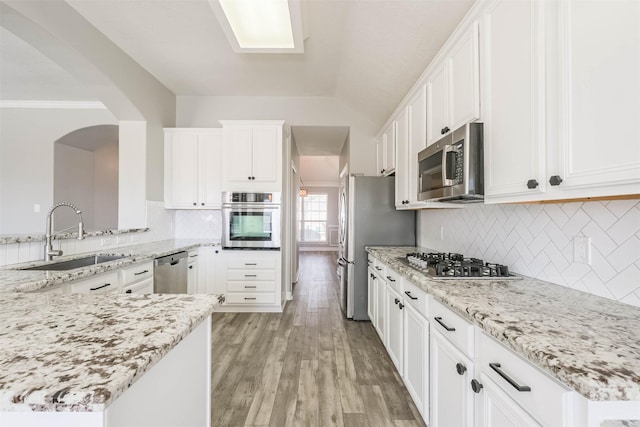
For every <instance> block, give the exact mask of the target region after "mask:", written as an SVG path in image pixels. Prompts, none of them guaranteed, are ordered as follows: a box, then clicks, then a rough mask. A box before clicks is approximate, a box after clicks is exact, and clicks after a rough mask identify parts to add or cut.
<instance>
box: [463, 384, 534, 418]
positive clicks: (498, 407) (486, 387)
mask: <svg viewBox="0 0 640 427" xmlns="http://www.w3.org/2000/svg"><path fill="white" fill-rule="evenodd" d="M478 383H479V384H481V385H482V388H481V389H480V390H479V391H478V394H477V399H478V400H477V401H476V426H475V427H539V426H540V424H538V423H537V422H536V421H535V420H534V419H533V418H532V417H531V416H530V415H529V414H528V413H527V412H526V411H525V410H524V409H522V408H521V407H520V406H519V405H518V404H517V403H516V402H514V401H513V399H511V398H510V397H509V396H508V395H507V394H506V393H505V392H504V391H502V390H501V389H500V387H498V386H497V385H496V383H494V382H493V381H492V380H491V379H490V378H489V377H488V376H486V375H485V374H480V380H479V381H478Z"/></svg>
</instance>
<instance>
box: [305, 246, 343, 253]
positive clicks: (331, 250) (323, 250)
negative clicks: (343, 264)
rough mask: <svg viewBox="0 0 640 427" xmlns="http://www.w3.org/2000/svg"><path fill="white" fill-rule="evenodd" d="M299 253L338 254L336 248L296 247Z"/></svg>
mask: <svg viewBox="0 0 640 427" xmlns="http://www.w3.org/2000/svg"><path fill="white" fill-rule="evenodd" d="M298 248H299V249H300V252H338V247H337V246H335V247H334V246H298Z"/></svg>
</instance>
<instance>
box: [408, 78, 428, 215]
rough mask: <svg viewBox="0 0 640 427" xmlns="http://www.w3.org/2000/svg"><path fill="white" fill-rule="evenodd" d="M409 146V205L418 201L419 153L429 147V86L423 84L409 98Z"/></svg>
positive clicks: (418, 203) (413, 204) (417, 203)
mask: <svg viewBox="0 0 640 427" xmlns="http://www.w3.org/2000/svg"><path fill="white" fill-rule="evenodd" d="M407 109H408V115H409V147H408V153H407V155H408V157H407V200H408V203H407V204H406V205H407V206H410V207H413V206H416V205H420V204H422V202H418V153H419V152H420V151H422V150H424V149H425V148H426V147H427V86H426V85H422V86H420V88H419V89H418V90H417V92H416V93H415V94H414V95H413V97H412V98H411V99H410V100H409V105H408V106H407Z"/></svg>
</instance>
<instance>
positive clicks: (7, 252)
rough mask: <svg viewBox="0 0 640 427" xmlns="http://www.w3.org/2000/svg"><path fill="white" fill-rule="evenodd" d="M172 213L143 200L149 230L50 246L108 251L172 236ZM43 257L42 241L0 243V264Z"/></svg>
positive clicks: (72, 250)
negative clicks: (145, 205) (145, 204)
mask: <svg viewBox="0 0 640 427" xmlns="http://www.w3.org/2000/svg"><path fill="white" fill-rule="evenodd" d="M174 217H175V213H174V211H170V210H166V209H165V208H164V203H163V202H154V201H147V226H148V227H149V231H146V232H140V233H125V234H115V235H107V236H98V237H87V238H85V239H83V240H77V239H65V240H54V241H53V247H54V249H61V250H62V251H63V252H64V255H74V254H78V253H84V252H98V251H100V252H103V251H110V250H113V249H117V248H119V247H121V246H129V245H136V244H139V243H148V242H153V241H157V240H166V239H173V237H174V234H175V230H174V223H175V220H174ZM43 258H44V241H37V242H26V243H13V244H4V245H0V266H3V265H10V264H17V263H22V262H29V261H39V260H42V259H43Z"/></svg>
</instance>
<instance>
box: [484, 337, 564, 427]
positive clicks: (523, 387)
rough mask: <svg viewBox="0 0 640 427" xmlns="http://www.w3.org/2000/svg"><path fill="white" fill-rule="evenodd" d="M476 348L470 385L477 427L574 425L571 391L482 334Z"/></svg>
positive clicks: (561, 426) (562, 426)
mask: <svg viewBox="0 0 640 427" xmlns="http://www.w3.org/2000/svg"><path fill="white" fill-rule="evenodd" d="M479 344H480V351H479V352H478V358H477V371H478V374H479V380H474V384H473V388H474V391H475V392H476V393H477V399H478V407H477V409H476V420H477V422H478V425H479V426H487V427H488V426H510V425H517V426H526V425H545V426H558V427H569V426H572V425H575V423H574V421H573V411H574V408H573V406H574V405H573V396H574V394H575V393H574V392H573V391H572V390H570V389H569V388H567V387H566V386H564V385H562V384H560V383H559V382H558V381H556V380H555V379H553V378H551V377H550V376H548V375H547V374H545V373H544V372H542V371H541V370H540V369H539V368H537V367H535V366H533V365H532V364H531V363H530V362H528V361H526V360H524V359H523V358H522V357H520V356H518V355H516V354H515V353H514V352H512V351H511V350H509V349H508V348H506V347H505V346H503V345H502V344H500V343H498V342H497V341H495V340H494V339H493V338H491V337H489V336H488V335H487V334H485V333H482V334H480V338H479ZM525 415H526V416H525ZM527 417H528V418H527ZM523 420H526V421H527V422H528V423H527V422H525V421H523Z"/></svg>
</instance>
